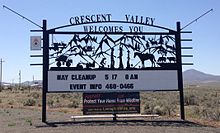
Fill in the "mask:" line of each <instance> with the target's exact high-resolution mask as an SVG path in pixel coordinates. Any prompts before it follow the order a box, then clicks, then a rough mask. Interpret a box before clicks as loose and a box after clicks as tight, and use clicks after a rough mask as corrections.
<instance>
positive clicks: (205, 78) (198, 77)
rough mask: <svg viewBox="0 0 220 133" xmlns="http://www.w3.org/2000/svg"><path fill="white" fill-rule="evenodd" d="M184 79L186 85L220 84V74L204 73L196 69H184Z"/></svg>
mask: <svg viewBox="0 0 220 133" xmlns="http://www.w3.org/2000/svg"><path fill="white" fill-rule="evenodd" d="M183 81H184V84H185V85H199V86H220V76H217V75H212V74H207V73H203V72H200V71H198V70H195V69H189V70H186V71H184V72H183Z"/></svg>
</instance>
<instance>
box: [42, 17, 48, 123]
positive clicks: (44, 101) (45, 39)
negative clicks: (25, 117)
mask: <svg viewBox="0 0 220 133" xmlns="http://www.w3.org/2000/svg"><path fill="white" fill-rule="evenodd" d="M48 69H49V34H48V32H47V21H46V20H43V89H42V122H46V119H47V117H46V115H47V110H46V109H47V108H46V105H47V89H48Z"/></svg>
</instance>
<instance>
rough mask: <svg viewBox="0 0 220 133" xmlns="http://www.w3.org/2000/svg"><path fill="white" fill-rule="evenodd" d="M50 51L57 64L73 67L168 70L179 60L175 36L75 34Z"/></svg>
mask: <svg viewBox="0 0 220 133" xmlns="http://www.w3.org/2000/svg"><path fill="white" fill-rule="evenodd" d="M116 49H117V50H116ZM50 51H51V52H50V59H54V58H55V62H56V66H57V67H64V66H67V67H69V68H71V69H148V68H150V69H152V68H154V67H161V68H164V69H165V68H168V67H175V63H176V46H175V39H174V37H173V36H172V35H154V36H153V35H127V34H123V35H117V36H115V35H114V36H112V35H108V34H103V35H90V34H86V35H79V34H74V35H73V36H72V37H71V39H70V41H69V42H68V41H67V42H66V43H64V41H62V42H61V43H53V44H51V47H50ZM132 55H134V56H132ZM136 56H138V58H136ZM140 62H141V66H140V64H139V63H140ZM125 63H126V64H125Z"/></svg>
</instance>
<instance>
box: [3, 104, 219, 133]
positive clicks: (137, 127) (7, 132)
mask: <svg viewBox="0 0 220 133" xmlns="http://www.w3.org/2000/svg"><path fill="white" fill-rule="evenodd" d="M70 117H71V114H69V113H65V112H60V111H48V113H47V118H48V123H47V124H45V123H42V122H41V110H39V109H36V108H35V109H34V108H28V109H27V108H26V109H21V108H1V109H0V132H1V133H14V132H16V133H30V132H31V133H39V132H41V133H61V132H62V133H134V132H135V133H220V127H213V126H205V125H201V124H196V123H193V122H189V121H187V122H183V121H180V120H166V121H164V120H162V119H153V120H151V119H146V118H145V119H144V118H141V119H139V120H137V119H129V120H128V119H127V120H126V119H124V120H120V119H119V120H118V121H117V122H113V121H112V120H111V119H105V120H100V119H99V120H95V121H91V119H90V120H88V119H87V120H76V121H73V120H71V119H70Z"/></svg>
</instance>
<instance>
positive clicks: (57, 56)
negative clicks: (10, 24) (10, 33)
mask: <svg viewBox="0 0 220 133" xmlns="http://www.w3.org/2000/svg"><path fill="white" fill-rule="evenodd" d="M32 32H39V30H32ZM40 32H43V111H42V121H43V122H46V94H47V93H61V92H83V93H88V92H89V93H97V94H100V93H112V92H114V93H119V94H120V93H123V94H124V93H126V92H127V93H133V92H134V93H136V92H140V91H179V92H180V105H181V119H185V116H184V104H183V81H182V55H181V41H182V40H181V33H191V32H182V31H181V28H180V22H177V24H176V29H175V30H172V29H169V28H165V27H162V26H158V25H155V18H151V17H144V16H134V15H129V14H126V15H124V18H123V19H122V20H120V21H117V20H114V16H113V15H112V14H95V15H94V14H93V15H82V16H75V17H71V18H70V19H69V24H67V25H64V26H59V27H56V28H52V29H47V21H46V20H43V30H40ZM54 38H56V42H54V40H55V39H54ZM57 40H60V41H57ZM103 95H104V94H103ZM124 95H125V96H126V95H129V94H124ZM84 100H85V99H84ZM93 100H94V99H93ZM87 110H89V109H88V108H87ZM86 113H88V112H86ZM86 113H85V114H86ZM89 113H91V112H89Z"/></svg>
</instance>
